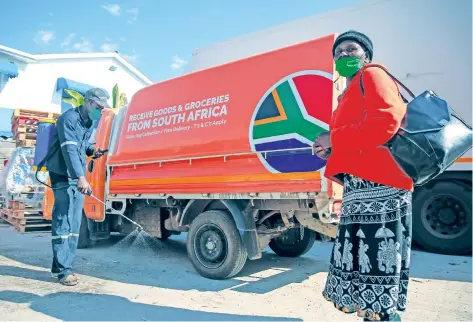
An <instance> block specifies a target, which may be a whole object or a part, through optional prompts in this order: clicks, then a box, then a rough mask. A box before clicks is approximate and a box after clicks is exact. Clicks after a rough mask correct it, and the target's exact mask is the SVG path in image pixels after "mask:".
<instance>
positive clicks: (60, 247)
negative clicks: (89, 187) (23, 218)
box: [46, 108, 94, 279]
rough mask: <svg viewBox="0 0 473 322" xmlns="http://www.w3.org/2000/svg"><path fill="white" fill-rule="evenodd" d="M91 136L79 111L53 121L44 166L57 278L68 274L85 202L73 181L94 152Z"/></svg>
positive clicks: (72, 111)
mask: <svg viewBox="0 0 473 322" xmlns="http://www.w3.org/2000/svg"><path fill="white" fill-rule="evenodd" d="M91 133H92V121H90V120H88V122H86V121H85V120H84V119H83V118H82V116H81V114H80V112H79V108H76V109H70V110H68V111H66V112H65V113H64V114H62V115H61V116H60V117H59V118H58V119H57V121H56V131H55V132H54V135H53V138H52V140H51V144H50V146H49V151H48V159H47V161H46V162H47V163H46V166H47V169H48V171H49V176H50V180H51V186H52V187H53V192H54V206H53V213H52V225H51V233H52V248H53V263H52V268H51V272H52V273H53V274H57V275H58V278H59V279H62V278H64V277H67V276H68V275H70V274H72V262H73V261H74V258H75V255H76V250H77V243H78V241H79V232H80V225H81V221H82V211H83V207H84V199H85V196H84V195H83V194H82V193H80V192H79V190H78V189H77V180H78V178H79V177H85V163H86V156H91V155H92V154H93V152H94V149H93V146H92V145H91V144H89V139H90V135H91Z"/></svg>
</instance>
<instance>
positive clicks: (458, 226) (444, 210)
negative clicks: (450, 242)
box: [422, 195, 468, 239]
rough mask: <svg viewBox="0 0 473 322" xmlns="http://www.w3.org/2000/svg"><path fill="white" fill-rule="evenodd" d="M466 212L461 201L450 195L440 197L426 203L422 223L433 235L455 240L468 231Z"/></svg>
mask: <svg viewBox="0 0 473 322" xmlns="http://www.w3.org/2000/svg"><path fill="white" fill-rule="evenodd" d="M466 212H467V210H466V208H465V206H464V205H463V203H462V201H461V200H459V199H457V198H455V197H454V196H450V195H440V196H439V195H438V196H435V197H433V198H432V199H431V200H429V201H428V202H426V203H425V205H424V207H423V211H422V222H423V225H424V227H425V228H426V229H427V230H428V231H429V232H430V233H431V234H432V235H435V236H436V237H438V238H442V239H453V238H456V237H458V236H460V235H462V234H464V233H465V232H466V231H467V230H468V221H467V218H466Z"/></svg>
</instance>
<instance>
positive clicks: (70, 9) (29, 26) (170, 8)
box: [0, 0, 361, 82]
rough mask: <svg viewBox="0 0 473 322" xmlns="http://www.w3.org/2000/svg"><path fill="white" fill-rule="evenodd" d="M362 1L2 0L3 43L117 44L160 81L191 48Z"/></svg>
mask: <svg viewBox="0 0 473 322" xmlns="http://www.w3.org/2000/svg"><path fill="white" fill-rule="evenodd" d="M359 2H361V0H238V1H236V0H133V1H117V0H111V1H106V0H82V1H76V2H72V1H71V2H69V1H64V0H42V1H35V0H14V1H7V2H5V4H2V8H1V11H2V25H3V26H4V27H3V28H0V44H1V45H4V46H7V47H11V48H14V49H18V50H21V51H25V52H27V53H31V54H46V53H72V52H111V51H118V52H119V53H120V54H121V55H122V56H124V57H125V58H127V59H128V60H129V61H130V62H131V63H132V64H133V65H134V66H136V67H137V68H138V69H139V70H140V71H141V72H142V73H143V74H145V75H146V76H147V77H148V78H150V79H151V80H152V81H154V82H157V81H161V80H164V79H168V78H171V77H175V76H178V75H181V74H182V73H184V72H185V68H186V66H187V64H188V63H189V61H190V59H191V56H192V52H193V50H194V49H196V48H199V47H205V46H208V45H211V44H214V43H218V42H221V41H224V40H227V39H230V38H233V37H237V36H240V35H244V34H247V33H251V32H254V31H258V30H261V29H266V28H269V27H272V26H277V25H280V24H283V23H286V22H290V21H293V20H296V19H299V18H303V17H308V16H311V15H315V14H317V13H323V12H327V11H330V10H334V9H338V8H342V7H345V6H348V5H353V4H356V3H359ZM7 3H8V4H7ZM5 26H6V27H5Z"/></svg>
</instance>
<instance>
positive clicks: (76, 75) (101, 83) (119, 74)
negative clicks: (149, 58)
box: [0, 54, 147, 112]
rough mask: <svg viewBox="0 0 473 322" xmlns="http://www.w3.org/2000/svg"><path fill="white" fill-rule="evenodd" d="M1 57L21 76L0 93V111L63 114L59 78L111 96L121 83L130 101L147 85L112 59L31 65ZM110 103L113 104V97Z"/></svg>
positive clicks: (120, 86) (50, 61)
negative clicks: (111, 67)
mask: <svg viewBox="0 0 473 322" xmlns="http://www.w3.org/2000/svg"><path fill="white" fill-rule="evenodd" d="M1 58H7V59H10V60H13V61H14V62H15V63H16V65H17V66H18V69H19V76H18V77H17V78H13V79H10V80H9V81H8V82H7V84H6V85H5V87H4V88H3V90H2V91H1V92H0V108H7V109H15V108H24V109H30V110H42V111H49V112H60V111H61V94H60V93H59V92H56V81H57V79H58V78H60V77H64V78H67V79H70V80H73V81H76V82H81V83H85V84H88V85H91V86H96V87H101V88H104V89H106V90H107V91H108V92H109V94H110V95H111V94H112V88H113V86H114V85H115V84H117V83H118V86H119V89H120V92H122V93H126V95H127V97H128V101H130V99H131V97H132V96H133V95H134V94H135V93H136V92H137V91H138V90H139V89H141V88H143V87H145V86H146V85H147V84H145V83H144V82H143V81H142V80H140V79H139V78H138V77H136V76H135V75H134V74H132V73H131V72H129V71H128V70H127V69H125V68H124V67H123V66H122V65H121V64H120V63H119V62H117V61H116V60H114V59H112V58H95V59H91V58H87V59H60V60H39V61H37V62H35V63H31V64H25V63H22V62H18V61H16V60H14V59H11V58H10V57H5V56H3V57H2V55H1V54H0V59H1ZM112 65H113V66H116V67H117V69H116V70H115V71H110V70H109V68H110V66H112ZM109 103H110V104H111V103H112V101H111V98H110V100H109Z"/></svg>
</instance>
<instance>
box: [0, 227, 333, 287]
mask: <svg viewBox="0 0 473 322" xmlns="http://www.w3.org/2000/svg"><path fill="white" fill-rule="evenodd" d="M0 234H1V235H2V236H7V237H9V238H11V239H9V240H8V242H6V240H4V239H3V238H2V240H1V241H0V254H1V255H3V256H5V257H7V258H9V259H11V260H14V261H17V262H20V263H23V264H27V265H32V266H38V267H43V268H46V269H49V268H50V265H51V263H50V262H51V258H52V255H51V250H50V248H51V247H50V236H49V235H48V234H34V235H33V234H31V235H19V234H17V233H16V232H14V231H13V230H12V229H10V228H9V227H5V226H3V227H2V225H0ZM121 240H122V238H121V237H119V236H113V237H112V238H111V240H110V241H104V242H100V243H98V244H97V245H95V247H93V248H90V249H81V250H79V251H78V254H77V257H76V260H75V262H74V268H75V271H76V272H77V273H79V274H82V275H87V276H91V277H96V278H100V279H104V280H113V281H118V282H122V283H128V284H137V285H147V286H155V287H160V288H166V289H175V290H192V289H196V290H199V291H221V290H224V289H232V290H234V291H237V292H245V293H257V294H265V293H268V292H271V291H274V290H276V289H278V288H281V287H284V286H286V285H288V284H292V283H302V282H303V281H305V280H306V279H307V278H309V277H310V276H311V275H314V274H317V273H319V272H326V271H327V268H328V263H327V258H326V257H325V255H324V256H320V258H318V256H310V257H309V256H306V257H301V258H281V257H278V256H277V255H275V254H274V253H272V252H267V253H265V254H264V255H263V257H262V259H260V260H256V261H250V260H249V261H248V262H247V264H246V265H245V267H244V268H243V270H242V271H241V272H240V274H239V275H238V276H237V277H235V278H233V279H228V280H223V281H216V280H210V279H207V278H204V277H202V276H200V275H199V274H198V273H197V272H196V271H195V270H194V268H193V267H192V265H191V263H190V261H189V259H188V257H187V251H186V245H185V236H175V237H174V238H173V239H169V240H167V241H166V242H157V243H156V244H154V245H153V247H141V248H138V249H136V248H135V247H129V248H124V247H117V244H120V241H121ZM0 275H8V276H17V277H24V278H31V279H36V280H40V281H45V282H53V283H55V282H56V281H55V280H54V279H52V278H51V276H50V274H49V272H47V271H37V270H28V269H22V268H20V267H17V266H10V264H7V265H3V266H1V265H0Z"/></svg>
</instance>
